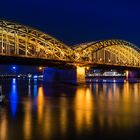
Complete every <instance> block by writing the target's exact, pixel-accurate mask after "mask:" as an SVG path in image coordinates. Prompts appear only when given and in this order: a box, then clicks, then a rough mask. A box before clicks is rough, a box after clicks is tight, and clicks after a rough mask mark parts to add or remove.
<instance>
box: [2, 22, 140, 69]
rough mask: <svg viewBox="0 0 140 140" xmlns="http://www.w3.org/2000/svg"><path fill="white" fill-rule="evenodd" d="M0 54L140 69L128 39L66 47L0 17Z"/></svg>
mask: <svg viewBox="0 0 140 140" xmlns="http://www.w3.org/2000/svg"><path fill="white" fill-rule="evenodd" d="M0 57H1V58H2V57H8V58H12V57H14V58H15V57H16V58H19V59H22V58H25V59H26V58H28V60H30V59H35V60H43V62H45V61H48V60H50V61H51V62H50V63H53V62H55V61H56V62H59V64H61V63H62V64H63V63H64V62H65V63H66V64H71V65H75V64H76V65H78V64H79V65H94V64H99V65H100V64H101V65H102V64H104V65H108V66H109V65H112V66H123V67H126V66H127V67H134V68H140V49H139V48H138V47H136V46H135V45H134V44H131V43H129V42H126V41H123V40H105V41H97V42H90V43H83V44H79V45H76V46H74V47H69V46H67V45H65V44H64V43H62V42H60V41H58V40H56V39H55V38H53V37H51V36H49V35H47V34H45V33H43V32H41V31H38V30H35V29H33V28H30V27H27V26H24V25H20V24H16V23H12V22H9V21H4V20H0ZM1 61H2V60H1ZM26 63H27V64H28V62H26Z"/></svg>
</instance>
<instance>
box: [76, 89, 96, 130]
mask: <svg viewBox="0 0 140 140" xmlns="http://www.w3.org/2000/svg"><path fill="white" fill-rule="evenodd" d="M93 113H94V102H93V94H92V92H91V91H90V89H89V88H86V89H85V88H78V89H77V92H76V96H75V123H76V128H77V131H78V132H81V131H82V130H83V129H85V127H86V128H87V129H90V128H91V127H92V125H93V124H92V123H93V119H92V117H93V115H94V114H93Z"/></svg>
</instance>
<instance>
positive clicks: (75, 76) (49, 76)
mask: <svg viewBox="0 0 140 140" xmlns="http://www.w3.org/2000/svg"><path fill="white" fill-rule="evenodd" d="M43 77H44V78H43V81H44V82H45V83H49V84H58V83H66V84H77V85H78V84H83V83H85V67H79V66H78V67H76V68H71V69H59V68H52V67H49V68H45V69H44V73H43Z"/></svg>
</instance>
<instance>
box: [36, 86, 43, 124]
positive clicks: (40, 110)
mask: <svg viewBox="0 0 140 140" xmlns="http://www.w3.org/2000/svg"><path fill="white" fill-rule="evenodd" d="M37 107H38V120H39V123H41V121H42V118H43V113H44V110H43V109H44V92H43V87H39V88H38V97H37Z"/></svg>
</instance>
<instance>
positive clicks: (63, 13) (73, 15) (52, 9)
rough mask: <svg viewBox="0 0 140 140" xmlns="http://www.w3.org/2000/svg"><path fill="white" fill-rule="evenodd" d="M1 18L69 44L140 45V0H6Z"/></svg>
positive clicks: (2, 5)
mask: <svg viewBox="0 0 140 140" xmlns="http://www.w3.org/2000/svg"><path fill="white" fill-rule="evenodd" d="M0 7H1V8H0V18H1V19H7V20H10V21H15V22H18V23H21V24H25V25H29V26H32V27H35V28H37V29H40V30H42V31H44V32H46V33H48V34H50V35H52V36H53V37H55V38H57V39H59V40H61V41H63V42H64V43H66V44H68V45H74V44H78V43H82V42H89V41H96V40H102V39H124V40H127V41H130V42H132V43H134V44H136V45H138V46H140V1H138V0H137V1H136V0H131V1H129V0H116V1H115V0H3V1H0Z"/></svg>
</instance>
